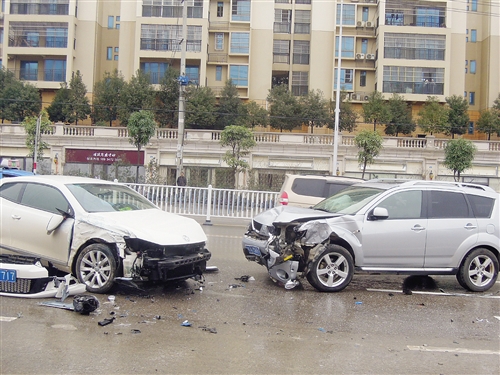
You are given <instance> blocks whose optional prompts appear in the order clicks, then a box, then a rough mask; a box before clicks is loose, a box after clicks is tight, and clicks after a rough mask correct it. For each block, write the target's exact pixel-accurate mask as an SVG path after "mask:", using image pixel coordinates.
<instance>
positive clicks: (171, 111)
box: [155, 68, 179, 128]
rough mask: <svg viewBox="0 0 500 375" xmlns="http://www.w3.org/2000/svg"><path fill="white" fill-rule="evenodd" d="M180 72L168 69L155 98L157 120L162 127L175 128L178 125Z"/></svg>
mask: <svg viewBox="0 0 500 375" xmlns="http://www.w3.org/2000/svg"><path fill="white" fill-rule="evenodd" d="M178 78H179V72H178V71H177V70H175V69H173V68H168V69H167V71H166V72H165V74H164V76H163V77H162V78H161V80H160V89H159V90H158V92H157V93H156V98H155V108H156V111H155V120H156V122H158V123H159V124H160V127H162V128H164V127H168V128H173V127H174V125H175V127H176V126H177V123H178V113H179V82H178Z"/></svg>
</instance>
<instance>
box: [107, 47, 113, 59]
mask: <svg viewBox="0 0 500 375" xmlns="http://www.w3.org/2000/svg"><path fill="white" fill-rule="evenodd" d="M112 59H113V47H108V48H106V60H112Z"/></svg>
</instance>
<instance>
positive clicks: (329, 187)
mask: <svg viewBox="0 0 500 375" xmlns="http://www.w3.org/2000/svg"><path fill="white" fill-rule="evenodd" d="M348 186H351V184H337V183H333V184H332V183H328V184H326V196H325V198H327V197H331V196H332V195H333V194H337V193H338V192H339V191H340V190H342V189H345V188H346V187H348Z"/></svg>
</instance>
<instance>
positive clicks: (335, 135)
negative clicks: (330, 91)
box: [332, 0, 344, 175]
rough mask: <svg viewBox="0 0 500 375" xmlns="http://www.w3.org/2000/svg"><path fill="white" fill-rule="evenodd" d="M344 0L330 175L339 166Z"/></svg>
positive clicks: (341, 3) (335, 172)
mask: <svg viewBox="0 0 500 375" xmlns="http://www.w3.org/2000/svg"><path fill="white" fill-rule="evenodd" d="M343 5H344V0H341V1H340V30H339V45H338V47H337V50H338V60H337V61H338V63H337V92H336V94H335V96H336V98H335V129H334V131H333V165H332V175H334V174H340V170H339V167H338V165H337V154H338V148H339V145H338V142H337V140H338V136H339V115H340V77H341V76H342V75H341V67H342V12H343Z"/></svg>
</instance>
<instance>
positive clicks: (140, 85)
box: [118, 70, 154, 124]
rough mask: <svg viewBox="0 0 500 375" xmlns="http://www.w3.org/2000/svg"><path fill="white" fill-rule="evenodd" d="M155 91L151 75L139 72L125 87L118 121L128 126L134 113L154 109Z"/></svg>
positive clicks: (121, 97) (121, 96)
mask: <svg viewBox="0 0 500 375" xmlns="http://www.w3.org/2000/svg"><path fill="white" fill-rule="evenodd" d="M153 101H154V91H153V89H152V87H151V80H150V77H149V74H146V73H145V72H143V71H142V70H137V72H136V74H135V75H134V76H132V78H131V79H130V81H129V82H128V83H127V84H125V85H124V87H123V89H122V92H121V95H120V106H119V108H118V119H119V120H120V123H122V124H128V119H129V117H130V115H131V114H132V113H133V112H137V111H141V110H149V109H151V108H152V107H153Z"/></svg>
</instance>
